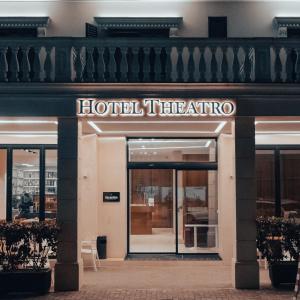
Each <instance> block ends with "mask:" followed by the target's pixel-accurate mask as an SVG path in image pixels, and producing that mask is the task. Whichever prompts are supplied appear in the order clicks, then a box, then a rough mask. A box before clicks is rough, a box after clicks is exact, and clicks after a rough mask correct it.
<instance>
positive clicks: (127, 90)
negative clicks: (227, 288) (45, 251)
mask: <svg viewBox="0 0 300 300" xmlns="http://www.w3.org/2000/svg"><path fill="white" fill-rule="evenodd" d="M0 8H1V15H0V36H1V37H0V116H1V118H0V161H1V163H0V175H1V179H0V185H1V187H2V189H1V195H0V219H7V220H9V221H12V220H15V219H38V220H45V219H46V220H47V219H56V220H57V222H58V224H59V226H60V227H61V233H60V243H59V247H58V255H57V264H56V266H55V289H56V290H57V291H61V290H78V289H79V288H80V278H81V276H82V269H83V266H82V260H81V245H82V241H85V240H94V239H96V237H97V236H106V237H107V256H108V258H111V259H126V257H127V256H128V255H129V256H133V257H134V256H137V255H146V254H152V255H157V256H159V255H164V254H168V255H196V256H206V257H208V258H209V257H211V258H212V259H222V260H223V261H224V263H225V264H226V265H231V266H232V270H233V271H232V274H233V278H232V282H233V286H234V287H236V288H259V267H258V263H257V249H256V224H255V219H256V217H257V216H260V215H263V216H283V217H286V218H288V217H290V216H293V217H295V218H298V219H299V218H300V198H299V193H298V189H299V188H298V187H299V183H300V174H299V170H300V168H299V164H300V86H299V81H300V42H299V36H300V25H299V24H300V16H299V18H298V17H297V16H296V15H295V11H297V9H298V8H299V9H300V3H298V2H288V1H287V2H272V1H267V2H259V1H257V2H256V1H255V2H252V1H241V2H239V1H238V2H203V1H175V2H170V1H165V2H156V1H154V2H153V1H140V2H131V1H122V2H117V1H116V2H114V1H60V2H56V1H47V2H46V1H23V2H15V1H1V2H0ZM196 256H195V257H196Z"/></svg>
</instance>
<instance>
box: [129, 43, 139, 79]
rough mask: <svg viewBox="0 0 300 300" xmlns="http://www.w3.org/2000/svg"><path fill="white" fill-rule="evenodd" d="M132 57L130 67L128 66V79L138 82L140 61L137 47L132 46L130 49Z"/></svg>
mask: <svg viewBox="0 0 300 300" xmlns="http://www.w3.org/2000/svg"><path fill="white" fill-rule="evenodd" d="M131 53H132V58H131V68H130V70H131V71H130V73H131V74H130V81H132V82H139V81H140V61H139V53H140V48H139V47H133V48H132V49H131Z"/></svg>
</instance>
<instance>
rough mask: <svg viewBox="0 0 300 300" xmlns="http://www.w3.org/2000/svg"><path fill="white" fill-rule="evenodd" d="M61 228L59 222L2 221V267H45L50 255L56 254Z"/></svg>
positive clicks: (12, 269)
mask: <svg viewBox="0 0 300 300" xmlns="http://www.w3.org/2000/svg"><path fill="white" fill-rule="evenodd" d="M58 232H59V228H58V227H57V225H56V224H55V223H49V222H34V223H30V224H22V223H15V222H13V223H9V222H4V221H2V222H0V269H2V270H3V271H15V270H19V269H33V270H41V269H44V268H45V266H46V263H47V260H48V255H49V253H51V255H52V256H53V255H54V256H55V255H56V250H57V236H58Z"/></svg>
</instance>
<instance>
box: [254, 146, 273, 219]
mask: <svg viewBox="0 0 300 300" xmlns="http://www.w3.org/2000/svg"><path fill="white" fill-rule="evenodd" d="M274 162H275V158H274V151H273V150H257V151H256V177H257V200H256V208H257V216H263V217H271V216H274V215H275V166H274Z"/></svg>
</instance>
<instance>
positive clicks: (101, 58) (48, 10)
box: [0, 1, 300, 83]
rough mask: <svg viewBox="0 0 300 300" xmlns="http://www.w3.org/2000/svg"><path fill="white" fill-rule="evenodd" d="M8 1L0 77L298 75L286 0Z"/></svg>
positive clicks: (299, 52) (244, 78) (210, 79)
mask: <svg viewBox="0 0 300 300" xmlns="http://www.w3.org/2000/svg"><path fill="white" fill-rule="evenodd" d="M9 2H12V1H3V2H1V7H2V17H0V36H1V37H0V82H50V83H51V82H55V83H72V82H74V83H79V82H83V83H97V82H99V83H116V82H120V83H176V82H178V83H297V82H299V81H300V63H299V62H300V40H299V36H300V34H299V30H300V21H299V20H300V18H297V17H292V18H291V17H288V16H289V15H291V13H292V12H293V11H294V10H293V9H291V6H290V5H288V3H281V4H278V3H277V2H267V3H265V2H252V1H248V2H247V1H246V2H234V3H232V2H224V3H222V2H217V3H215V2H212V3H209V2H202V1H195V2H188V1H187V2H186V1H177V2H168V1H165V2H153V3H152V5H150V4H149V3H147V1H142V2H141V3H138V4H136V6H132V3H131V2H130V1H124V3H123V2H122V4H120V5H119V6H116V3H115V2H111V3H110V4H108V3H104V4H103V2H101V1H98V2H97V1H93V3H90V2H89V1H87V2H85V1H76V2H73V1H61V3H57V2H52V1H49V2H47V3H48V4H45V2H43V1H36V2H35V6H32V3H31V2H27V1H24V3H23V2H22V3H20V4H19V5H18V8H15V9H14V14H15V15H21V14H22V13H23V12H24V11H26V14H25V15H26V16H24V17H11V15H12V10H11V7H10V6H9ZM127 2H128V3H127ZM296 6H297V7H298V6H299V8H300V3H299V4H298V3H297V2H294V6H293V7H296ZM130 7H131V10H130ZM166 8H168V10H166ZM204 8H205V11H203V10H204ZM18 10H19V11H18ZM233 11H234V12H235V13H234V14H233ZM80 12H81V14H80ZM197 12H198V15H199V18H196V16H195V14H196V13H197ZM279 12H280V14H279ZM284 12H286V16H287V17H282V15H284ZM62 13H64V14H66V15H62ZM6 14H7V16H6ZM164 14H165V15H168V17H162V15H164ZM29 15H31V17H29ZM33 15H38V17H32V16H33ZM45 15H47V16H48V17H45ZM92 15H94V16H93V17H91V16H92ZM111 15H113V16H116V15H118V16H120V17H111ZM144 15H147V17H144ZM170 15H171V17H170ZM278 15H280V16H278ZM128 16H130V17H128ZM197 26H198V27H197ZM61 35H64V36H63V37H62V36H61ZM84 35H85V36H84ZM83 36H84V37H83Z"/></svg>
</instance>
